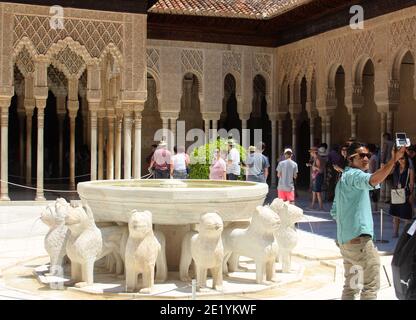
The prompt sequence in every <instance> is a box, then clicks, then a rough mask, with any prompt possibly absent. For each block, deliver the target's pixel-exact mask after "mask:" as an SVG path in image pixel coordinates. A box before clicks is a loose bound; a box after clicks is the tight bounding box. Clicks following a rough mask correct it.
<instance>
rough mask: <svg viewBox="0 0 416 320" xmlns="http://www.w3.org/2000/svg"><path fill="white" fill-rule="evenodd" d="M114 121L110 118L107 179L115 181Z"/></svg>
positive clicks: (108, 119)
mask: <svg viewBox="0 0 416 320" xmlns="http://www.w3.org/2000/svg"><path fill="white" fill-rule="evenodd" d="M114 120H115V118H114V117H112V116H110V117H108V118H107V121H108V145H107V179H110V180H112V179H114Z"/></svg>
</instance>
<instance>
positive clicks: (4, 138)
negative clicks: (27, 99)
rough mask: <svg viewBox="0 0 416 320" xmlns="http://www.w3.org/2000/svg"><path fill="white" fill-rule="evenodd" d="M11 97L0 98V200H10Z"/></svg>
mask: <svg viewBox="0 0 416 320" xmlns="http://www.w3.org/2000/svg"><path fill="white" fill-rule="evenodd" d="M10 100H11V98H6V99H1V100H0V108H1V180H2V181H1V188H0V193H1V195H0V200H1V201H10V198H9V186H8V181H9V173H8V169H9V143H8V141H9V140H8V139H9V136H8V134H9V107H10Z"/></svg>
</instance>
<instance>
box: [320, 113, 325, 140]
mask: <svg viewBox="0 0 416 320" xmlns="http://www.w3.org/2000/svg"><path fill="white" fill-rule="evenodd" d="M321 128H322V129H321V131H322V132H321V143H323V142H325V139H326V121H325V117H323V116H321Z"/></svg>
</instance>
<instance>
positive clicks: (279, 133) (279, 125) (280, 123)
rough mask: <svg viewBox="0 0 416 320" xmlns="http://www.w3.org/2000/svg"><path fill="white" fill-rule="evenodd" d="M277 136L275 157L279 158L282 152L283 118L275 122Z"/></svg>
mask: <svg viewBox="0 0 416 320" xmlns="http://www.w3.org/2000/svg"><path fill="white" fill-rule="evenodd" d="M277 136H278V139H277V143H278V147H277V153H278V154H277V157H280V155H281V154H282V152H283V118H279V119H278V120H277Z"/></svg>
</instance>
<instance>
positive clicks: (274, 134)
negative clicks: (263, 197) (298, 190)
mask: <svg viewBox="0 0 416 320" xmlns="http://www.w3.org/2000/svg"><path fill="white" fill-rule="evenodd" d="M270 121H271V124H272V158H271V164H270V165H271V168H270V173H269V174H270V175H271V186H272V187H276V171H275V170H276V160H277V155H276V145H277V141H276V138H277V132H276V131H277V130H276V129H277V127H276V122H277V121H276V119H274V118H272V117H270Z"/></svg>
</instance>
